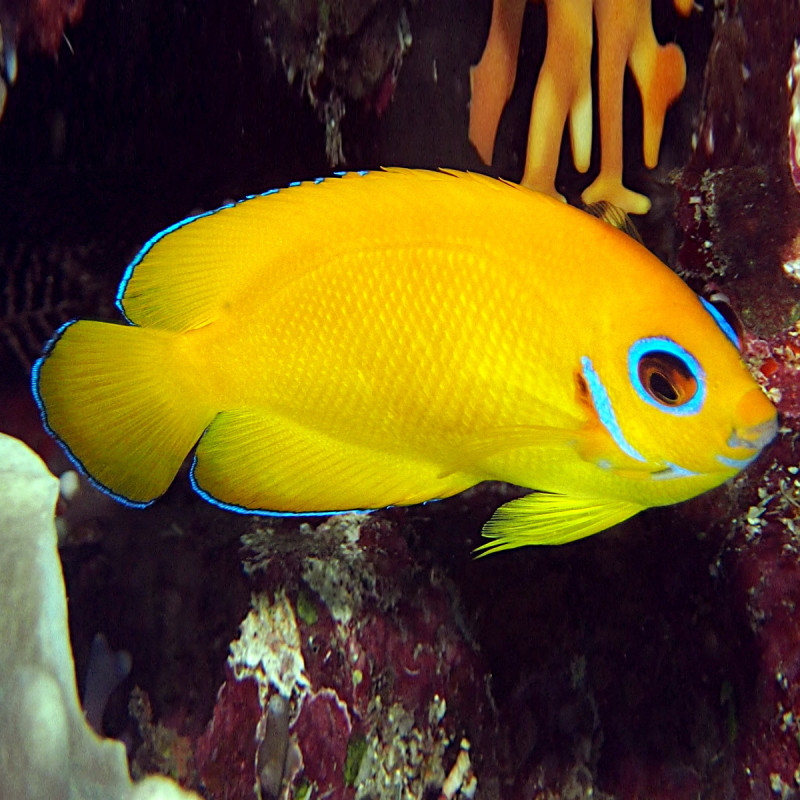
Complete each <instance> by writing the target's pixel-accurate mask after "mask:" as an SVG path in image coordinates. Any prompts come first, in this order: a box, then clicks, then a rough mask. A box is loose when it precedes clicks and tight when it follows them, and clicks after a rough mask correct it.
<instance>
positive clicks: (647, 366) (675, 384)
mask: <svg viewBox="0 0 800 800" xmlns="http://www.w3.org/2000/svg"><path fill="white" fill-rule="evenodd" d="M639 380H640V381H641V382H642V386H643V387H644V390H645V391H646V392H647V393H648V394H649V395H650V397H652V398H653V399H654V400H656V401H657V402H659V403H660V404H661V405H664V406H679V405H683V404H684V403H686V402H688V401H689V400H691V399H692V397H694V395H695V394H696V393H697V379H696V378H695V376H694V375H693V374H692V371H691V370H690V369H689V367H688V365H687V364H686V363H685V362H684V361H683V360H682V359H680V358H678V357H677V356H675V355H673V354H672V353H666V352H663V351H660V350H656V351H653V352H651V353H647V354H646V355H643V356H642V358H641V359H640V360H639Z"/></svg>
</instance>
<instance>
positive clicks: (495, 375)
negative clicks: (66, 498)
mask: <svg viewBox="0 0 800 800" xmlns="http://www.w3.org/2000/svg"><path fill="white" fill-rule="evenodd" d="M117 302H118V306H119V308H120V310H121V311H122V313H123V314H124V316H125V317H126V319H127V321H128V322H129V323H130V324H128V325H115V324H110V323H105V322H92V321H85V320H81V321H77V322H72V323H68V324H67V325H65V326H64V327H63V328H61V330H59V331H58V332H57V333H56V335H55V336H54V338H53V340H52V341H51V342H50V343H49V345H48V346H47V348H46V350H45V353H44V355H43V356H42V358H41V359H40V360H39V361H38V362H37V364H36V366H35V368H34V372H33V378H32V382H33V392H34V395H35V397H36V399H37V402H38V403H39V406H40V409H41V411H42V416H43V419H44V422H45V425H46V426H47V428H48V430H49V431H50V432H51V433H52V434H53V435H54V436H55V437H57V438H58V439H59V440H60V441H61V443H62V444H63V445H64V447H65V448H66V450H67V452H68V453H69V455H70V456H71V457H72V459H73V460H74V461H75V463H76V464H77V465H78V466H79V467H80V468H81V469H82V470H83V471H84V472H85V473H86V474H88V475H89V477H90V478H91V479H92V481H93V482H94V483H95V484H96V485H98V486H99V487H100V488H102V489H104V490H105V491H107V492H109V493H110V494H111V495H113V496H114V497H116V498H117V499H118V500H121V501H122V502H125V503H128V504H130V505H134V506H145V505H147V504H149V503H151V502H152V501H153V500H154V499H156V498H157V497H159V496H160V495H161V494H163V493H164V492H165V491H166V489H167V487H168V486H169V485H170V483H171V482H172V480H173V478H174V477H175V475H176V473H177V471H178V469H179V467H180V466H181V463H182V462H183V460H184V458H185V457H186V456H187V454H188V453H189V452H190V451H191V449H192V448H193V447H194V446H195V445H197V448H196V451H195V455H194V461H193V464H192V468H191V481H192V484H193V486H194V488H195V489H196V490H197V492H198V493H199V494H200V495H202V496H203V497H204V498H205V499H207V500H209V501H211V502H213V503H216V504H217V505H219V506H222V507H223V508H226V509H231V510H235V511H240V512H245V513H306V514H319V513H329V512H337V511H344V510H352V509H375V508H380V507H384V506H390V505H409V504H413V503H421V502H424V501H426V500H433V499H436V498H443V497H448V496H449V495H453V494H456V493H457V492H461V491H463V490H464V489H467V488H469V487H470V486H474V485H475V484H477V483H480V482H481V481H487V480H499V481H508V482H510V483H514V484H519V485H520V486H523V487H528V488H531V489H536V490H538V491H537V492H534V493H533V494H530V495H528V496H526V497H523V498H521V499H518V500H514V501H512V502H510V503H508V504H506V505H504V506H502V507H501V508H500V509H499V510H498V511H497V512H496V513H495V515H494V516H493V517H492V519H491V520H490V521H489V522H488V523H487V527H486V533H487V535H488V536H490V537H492V539H491V541H490V542H489V543H488V544H486V545H484V549H488V550H500V549H504V548H508V547H516V546H518V545H523V544H532V543H560V542H566V541H571V540H573V539H578V538H580V537H583V536H588V535H590V534H593V533H596V532H598V531H600V530H603V529H604V528H607V527H609V526H611V525H614V524H616V523H618V522H621V521H622V520H624V519H627V518H628V517H630V516H632V515H633V514H636V513H637V512H639V511H641V510H642V509H645V508H647V507H649V506H657V505H666V504H670V503H676V502H679V501H681V500H685V499H687V498H690V497H693V496H694V495H697V494H699V493H700V492H704V491H706V490H707V489H710V488H712V487H714V486H717V485H718V484H721V483H722V482H723V481H725V480H726V479H728V478H730V477H731V476H733V475H735V474H736V473H737V472H738V471H739V470H741V469H742V468H743V467H745V466H746V465H747V464H749V463H750V462H751V461H752V460H753V459H754V458H755V457H756V455H758V453H759V451H760V450H761V448H762V447H763V446H764V445H765V444H766V443H767V442H769V441H770V440H771V439H772V437H773V436H774V434H775V431H776V414H775V409H774V408H773V406H772V404H771V403H770V402H769V401H768V400H767V398H766V397H765V395H764V394H763V392H762V391H761V389H760V388H759V387H758V386H757V385H756V383H755V382H754V381H753V379H752V377H751V376H750V375H749V373H748V371H747V369H746V368H745V366H744V364H743V363H742V361H741V359H740V357H739V353H738V351H737V343H738V341H737V340H738V337H737V334H736V333H735V332H734V330H733V329H732V328H731V326H730V325H729V323H728V322H727V321H726V319H725V318H724V317H723V316H722V315H721V314H720V313H719V312H718V311H717V310H716V309H715V308H714V307H713V306H711V305H710V304H708V303H707V302H706V301H704V300H701V299H699V298H698V297H697V296H696V295H695V294H694V293H693V292H692V291H691V290H690V289H689V288H688V287H687V286H686V285H685V284H684V283H683V282H682V281H681V280H680V279H679V278H678V277H677V276H676V275H675V274H674V273H673V272H671V271H670V270H669V269H668V268H667V267H666V266H664V265H663V264H662V263H661V262H660V261H658V260H657V259H656V258H655V257H653V256H652V255H651V254H650V253H649V252H648V251H647V250H645V248H643V247H642V246H641V245H639V244H638V243H636V242H635V241H633V240H632V239H631V238H630V237H628V236H626V235H625V234H623V233H621V232H620V231H618V230H616V229H614V228H613V227H611V226H610V225H608V224H606V223H604V222H602V221H599V220H597V219H594V218H592V217H590V216H589V215H587V214H585V213H583V212H581V211H578V210H577V209H574V208H571V207H569V206H567V205H565V204H563V203H561V202H559V201H557V200H553V199H552V198H550V197H547V196H545V195H542V194H538V193H535V192H532V191H529V190H527V189H524V188H521V187H519V186H516V185H513V184H508V183H504V182H501V181H496V180H493V179H491V178H487V177H484V176H479V175H470V174H463V173H458V172H449V171H448V172H427V171H422V170H399V169H391V170H388V171H385V172H369V173H350V174H346V175H344V176H340V177H335V178H330V179H326V180H319V181H316V182H314V183H303V184H295V185H293V186H291V187H289V188H287V189H283V190H281V191H274V192H267V193H266V194H264V195H259V196H255V197H251V198H248V199H247V200H244V201H242V202H240V203H235V204H230V205H228V206H225V207H223V208H222V209H219V210H217V211H214V212H210V213H208V214H200V215H199V216H196V217H190V218H189V219H187V220H184V221H182V222H179V223H177V224H175V225H173V226H171V227H170V228H167V230H165V231H163V232H161V233H159V234H158V235H157V236H155V237H153V238H152V239H151V240H150V241H149V242H148V243H147V244H146V245H145V246H144V248H143V249H142V251H141V252H140V253H139V255H138V256H137V257H136V259H135V260H134V261H133V263H132V264H131V265H130V266H129V267H128V270H127V272H126V274H125V276H124V278H123V280H122V284H121V286H120V289H119V293H118V299H117Z"/></svg>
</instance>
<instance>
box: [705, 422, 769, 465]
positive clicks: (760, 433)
mask: <svg viewBox="0 0 800 800" xmlns="http://www.w3.org/2000/svg"><path fill="white" fill-rule="evenodd" d="M777 432H778V417H777V415H776V416H773V417H770V419H768V420H765V421H764V422H761V423H759V424H758V425H752V426H750V427H749V428H745V429H744V430H740V429H738V428H734V429H733V431H731V434H730V436H729V437H728V441H727V442H726V443H725V444H726V445H727V446H728V447H729V448H730V449H731V450H739V451H741V450H744V451H749V452H746V453H745V456H744V458H733V457H731V456H724V455H718V456H717V461H719V462H720V464H722V465H724V466H726V467H732V468H733V469H744V468H745V467H746V466H748V465H749V464H751V463H752V462H753V461H754V460H755V459H756V457H757V456H758V454H759V453H760V452H761V451H762V450H763V449H764V448H765V447H766V446H767V445H768V444H769V443H770V442H771V441H772V440H773V439H774V438H775V434H777ZM737 455H738V454H737Z"/></svg>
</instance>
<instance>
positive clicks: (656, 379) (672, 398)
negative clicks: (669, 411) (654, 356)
mask: <svg viewBox="0 0 800 800" xmlns="http://www.w3.org/2000/svg"><path fill="white" fill-rule="evenodd" d="M647 388H648V389H649V390H650V393H651V394H653V395H655V396H656V397H657V398H658V399H659V400H661V401H662V402H664V403H667V404H668V405H672V404H673V403H676V402H677V401H678V392H677V391H676V390H675V387H674V386H673V385H672V384H671V383H670V382H669V379H668V378H667V377H666V376H665V375H662V374H661V373H659V372H654V373H652V374H651V375H650V385H649V386H648V387H647Z"/></svg>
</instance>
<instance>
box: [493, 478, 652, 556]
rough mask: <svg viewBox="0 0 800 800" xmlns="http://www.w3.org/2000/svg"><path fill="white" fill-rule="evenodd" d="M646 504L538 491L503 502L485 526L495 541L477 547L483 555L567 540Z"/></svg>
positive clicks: (621, 518)
mask: <svg viewBox="0 0 800 800" xmlns="http://www.w3.org/2000/svg"><path fill="white" fill-rule="evenodd" d="M643 510H644V506H640V505H636V504H634V503H629V502H627V501H625V500H608V499H603V498H597V497H570V496H568V495H563V494H548V493H544V492H534V493H532V494H529V495H526V496H525V497H520V498H519V499H518V500H512V501H511V502H510V503H506V504H505V505H502V506H500V508H498V509H497V511H495V512H494V514H493V516H492V518H491V519H490V520H489V521H488V522H487V523H486V525H484V526H483V535H484V536H486V537H487V538H488V539H490V540H491V541H488V542H486V543H485V544H483V545H481V546H480V547H478V548H477V552H478V554H479V555H486V554H487V553H495V552H498V551H499V550H509V549H511V548H512V547H522V546H523V545H527V544H564V543H566V542H572V541H575V540H576V539H582V538H584V537H585V536H591V535H592V534H593V533H599V532H600V531H602V530H605V529H606V528H610V527H611V526H612V525H617V524H619V523H620V522H623V521H624V520H626V519H628V518H629V517H632V516H633V515H634V514H638V513H639V512H640V511H643Z"/></svg>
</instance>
